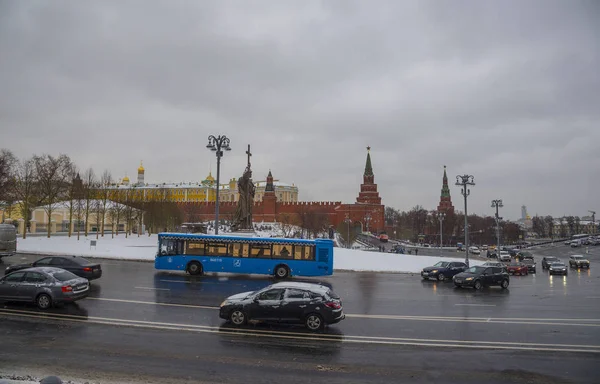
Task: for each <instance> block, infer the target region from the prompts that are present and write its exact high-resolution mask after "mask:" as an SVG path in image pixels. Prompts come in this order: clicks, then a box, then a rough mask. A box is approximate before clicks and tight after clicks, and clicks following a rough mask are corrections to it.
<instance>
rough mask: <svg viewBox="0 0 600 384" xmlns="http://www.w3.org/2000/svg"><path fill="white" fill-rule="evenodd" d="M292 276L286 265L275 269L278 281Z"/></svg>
mask: <svg viewBox="0 0 600 384" xmlns="http://www.w3.org/2000/svg"><path fill="white" fill-rule="evenodd" d="M289 275H290V270H289V269H288V267H287V266H285V265H278V266H277V267H276V268H275V277H276V278H278V279H285V278H286V277H288V276H289Z"/></svg>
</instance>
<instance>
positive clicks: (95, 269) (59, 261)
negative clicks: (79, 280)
mask: <svg viewBox="0 0 600 384" xmlns="http://www.w3.org/2000/svg"><path fill="white" fill-rule="evenodd" d="M31 267H53V268H62V269H64V270H67V271H69V272H71V273H73V274H75V275H77V276H79V277H85V278H86V279H88V280H95V279H99V278H100V277H101V276H102V266H101V265H100V264H97V263H92V262H90V261H88V260H87V259H84V258H83V257H80V256H69V257H63V256H51V257H44V258H43V259H39V260H38V261H34V262H33V263H31V264H19V265H11V266H9V267H8V268H6V271H5V272H4V273H5V274H7V275H8V274H9V273H11V272H15V271H19V270H22V269H25V268H31Z"/></svg>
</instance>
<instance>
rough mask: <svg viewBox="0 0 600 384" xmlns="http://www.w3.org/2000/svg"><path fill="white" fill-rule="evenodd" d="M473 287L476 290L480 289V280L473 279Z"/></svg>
mask: <svg viewBox="0 0 600 384" xmlns="http://www.w3.org/2000/svg"><path fill="white" fill-rule="evenodd" d="M473 287H474V288H475V289H476V290H480V289H481V287H482V284H481V281H479V280H477V281H475V284H474V285H473Z"/></svg>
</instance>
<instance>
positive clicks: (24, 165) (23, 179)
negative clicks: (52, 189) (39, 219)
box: [12, 158, 40, 239]
mask: <svg viewBox="0 0 600 384" xmlns="http://www.w3.org/2000/svg"><path fill="white" fill-rule="evenodd" d="M37 187H38V183H37V172H36V167H35V161H34V159H33V158H31V159H26V160H22V161H20V162H18V164H17V167H16V171H15V173H14V184H13V185H12V191H13V195H14V196H15V199H16V200H18V201H19V202H20V204H19V208H20V211H21V212H20V213H21V217H22V218H23V220H24V221H25V223H24V224H25V228H24V230H23V238H24V239H26V238H27V230H28V228H29V223H30V219H31V211H32V210H33V209H34V208H35V207H36V205H38V204H39V200H40V199H39V191H38V188H37Z"/></svg>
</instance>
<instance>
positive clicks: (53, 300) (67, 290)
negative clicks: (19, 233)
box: [0, 267, 90, 309]
mask: <svg viewBox="0 0 600 384" xmlns="http://www.w3.org/2000/svg"><path fill="white" fill-rule="evenodd" d="M89 290H90V283H89V282H88V280H87V279H84V278H83V277H79V276H77V275H74V274H73V273H71V272H69V271H65V270H64V269H61V268H51V267H36V268H27V269H22V270H20V271H16V272H13V273H10V274H8V275H6V276H4V277H3V278H1V279H0V300H3V301H25V302H32V303H36V304H37V306H38V308H40V309H48V308H50V307H52V306H53V305H54V304H61V303H66V302H74V301H77V300H81V299H83V298H85V297H87V295H88V292H89Z"/></svg>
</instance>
